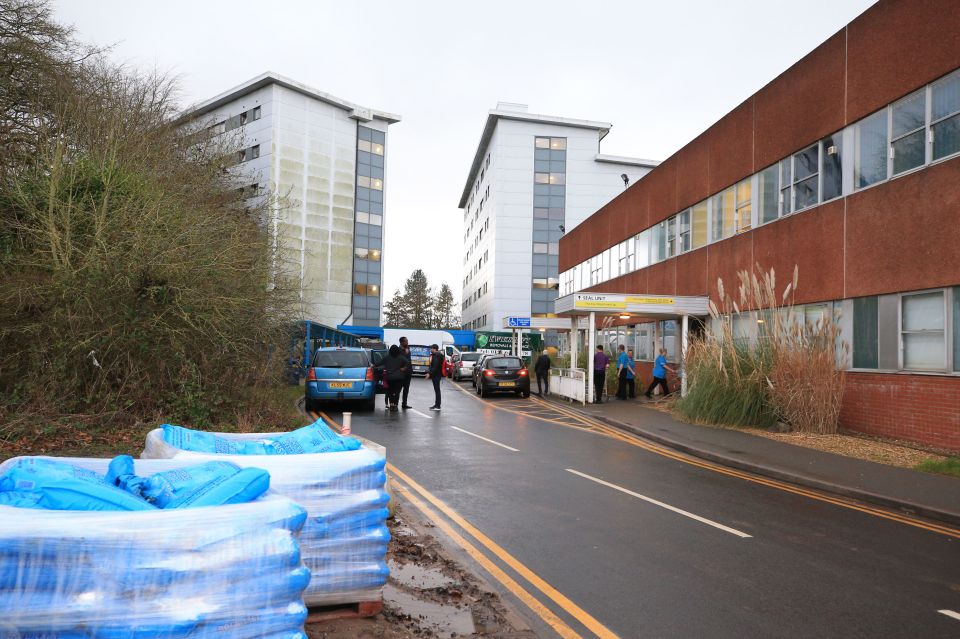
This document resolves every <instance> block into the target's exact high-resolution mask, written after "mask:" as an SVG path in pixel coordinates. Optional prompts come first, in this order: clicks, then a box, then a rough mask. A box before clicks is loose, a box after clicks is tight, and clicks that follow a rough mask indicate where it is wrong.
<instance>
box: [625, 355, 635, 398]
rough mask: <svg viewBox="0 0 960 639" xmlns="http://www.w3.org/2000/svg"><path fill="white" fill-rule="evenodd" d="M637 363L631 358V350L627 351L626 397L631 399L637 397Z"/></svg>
mask: <svg viewBox="0 0 960 639" xmlns="http://www.w3.org/2000/svg"><path fill="white" fill-rule="evenodd" d="M636 376H637V362H636V360H635V359H634V358H633V349H632V348H628V349H627V396H628V397H629V398H630V399H633V398H635V397H636V396H637V383H636Z"/></svg>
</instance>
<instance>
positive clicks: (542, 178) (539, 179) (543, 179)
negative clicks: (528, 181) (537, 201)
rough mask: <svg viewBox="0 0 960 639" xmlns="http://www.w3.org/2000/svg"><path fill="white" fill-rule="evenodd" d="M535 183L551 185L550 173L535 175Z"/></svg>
mask: <svg viewBox="0 0 960 639" xmlns="http://www.w3.org/2000/svg"><path fill="white" fill-rule="evenodd" d="M533 181H534V183H536V184H550V174H549V173H534V174H533Z"/></svg>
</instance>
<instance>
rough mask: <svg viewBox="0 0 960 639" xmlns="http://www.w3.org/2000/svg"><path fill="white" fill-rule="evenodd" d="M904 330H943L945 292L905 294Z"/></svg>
mask: <svg viewBox="0 0 960 639" xmlns="http://www.w3.org/2000/svg"><path fill="white" fill-rule="evenodd" d="M902 299H903V330H904V331H931V330H940V331H942V330H943V293H942V292H940V291H937V292H935V293H921V294H919V295H904V296H903V298H902Z"/></svg>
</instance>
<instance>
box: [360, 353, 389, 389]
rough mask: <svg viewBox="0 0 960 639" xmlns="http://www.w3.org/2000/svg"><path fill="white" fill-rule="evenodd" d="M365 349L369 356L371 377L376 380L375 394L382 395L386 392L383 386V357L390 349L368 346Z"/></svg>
mask: <svg viewBox="0 0 960 639" xmlns="http://www.w3.org/2000/svg"><path fill="white" fill-rule="evenodd" d="M366 350H367V355H368V356H369V357H370V365H371V366H372V367H373V379H374V381H376V382H377V395H383V394H385V393H386V392H387V389H385V388H384V387H383V358H385V357H386V356H387V353H389V352H390V351H388V350H387V349H385V348H368V349H366Z"/></svg>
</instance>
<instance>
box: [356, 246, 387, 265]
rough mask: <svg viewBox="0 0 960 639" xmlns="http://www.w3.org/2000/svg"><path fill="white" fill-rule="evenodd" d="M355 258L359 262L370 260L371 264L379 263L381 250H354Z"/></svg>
mask: <svg viewBox="0 0 960 639" xmlns="http://www.w3.org/2000/svg"><path fill="white" fill-rule="evenodd" d="M353 256H354V257H355V258H357V259H358V260H369V261H371V262H379V261H380V249H366V248H355V249H353Z"/></svg>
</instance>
